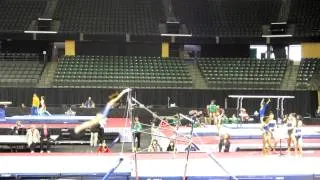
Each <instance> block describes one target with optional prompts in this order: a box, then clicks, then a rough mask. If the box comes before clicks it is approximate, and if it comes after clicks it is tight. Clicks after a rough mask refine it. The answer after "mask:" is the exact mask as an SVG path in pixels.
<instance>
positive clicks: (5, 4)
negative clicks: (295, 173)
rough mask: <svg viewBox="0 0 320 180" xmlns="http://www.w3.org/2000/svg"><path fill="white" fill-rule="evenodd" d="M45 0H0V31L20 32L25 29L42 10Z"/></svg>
mask: <svg viewBox="0 0 320 180" xmlns="http://www.w3.org/2000/svg"><path fill="white" fill-rule="evenodd" d="M46 4H47V2H46V1H42V0H33V1H19V0H2V1H1V3H0V17H1V18H0V31H2V32H7V31H10V32H20V31H24V30H27V28H28V26H29V24H30V23H31V21H32V20H35V19H37V18H38V17H39V16H40V15H41V13H42V12H43V11H44V9H45V7H46Z"/></svg>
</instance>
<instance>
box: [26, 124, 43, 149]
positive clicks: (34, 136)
mask: <svg viewBox="0 0 320 180" xmlns="http://www.w3.org/2000/svg"><path fill="white" fill-rule="evenodd" d="M26 137H27V144H28V146H29V148H30V151H31V153H34V150H35V148H36V146H37V144H38V143H39V142H40V132H39V130H38V129H36V127H35V126H34V125H31V126H30V129H28V131H27V135H26Z"/></svg>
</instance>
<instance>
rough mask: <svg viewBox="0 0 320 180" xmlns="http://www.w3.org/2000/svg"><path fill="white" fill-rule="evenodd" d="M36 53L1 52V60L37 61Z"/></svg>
mask: <svg viewBox="0 0 320 180" xmlns="http://www.w3.org/2000/svg"><path fill="white" fill-rule="evenodd" d="M37 60H39V54H36V53H0V61H37Z"/></svg>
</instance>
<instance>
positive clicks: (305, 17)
mask: <svg viewBox="0 0 320 180" xmlns="http://www.w3.org/2000/svg"><path fill="white" fill-rule="evenodd" d="M319 7H320V1H317V0H309V1H304V0H292V1H291V10H290V15H289V20H288V21H289V23H295V24H296V33H295V36H309V37H310V36H319V35H320V21H319Z"/></svg>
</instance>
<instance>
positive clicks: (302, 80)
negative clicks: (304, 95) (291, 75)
mask: <svg viewBox="0 0 320 180" xmlns="http://www.w3.org/2000/svg"><path fill="white" fill-rule="evenodd" d="M319 74H320V59H318V58H307V59H302V60H301V62H300V67H299V71H298V77H297V84H296V87H297V88H298V89H307V88H311V87H310V86H311V85H312V80H313V78H317V77H319Z"/></svg>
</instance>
